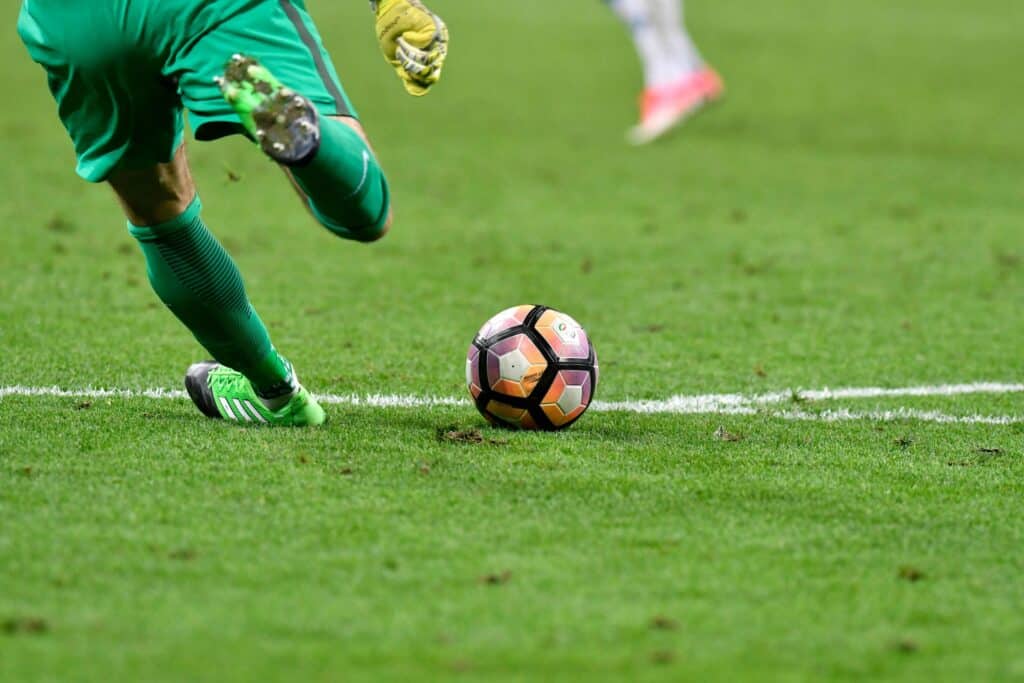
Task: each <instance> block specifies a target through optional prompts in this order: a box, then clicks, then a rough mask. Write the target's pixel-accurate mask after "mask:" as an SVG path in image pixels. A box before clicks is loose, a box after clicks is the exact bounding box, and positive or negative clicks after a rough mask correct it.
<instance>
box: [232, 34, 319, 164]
mask: <svg viewBox="0 0 1024 683" xmlns="http://www.w3.org/2000/svg"><path fill="white" fill-rule="evenodd" d="M216 81H217V85H219V86H220V90H221V92H222V93H223V94H224V99H225V100H227V101H228V104H230V105H231V107H232V108H233V109H234V110H235V113H236V114H238V118H239V119H240V120H241V122H242V125H243V126H245V129H246V130H247V131H248V132H249V135H251V136H252V138H253V139H254V140H256V141H257V142H258V143H259V145H260V147H261V148H262V149H263V151H264V153H266V155H267V156H269V157H270V158H271V159H273V160H274V161H276V162H278V163H279V164H284V165H285V166H302V165H305V164H307V163H309V160H310V159H312V158H313V156H314V155H315V154H316V152H317V150H318V149H320V115H319V113H318V112H317V110H316V107H315V106H314V105H313V103H312V102H310V101H309V100H308V99H306V98H305V97H303V96H302V95H299V94H298V93H296V92H295V91H294V90H291V89H290V88H286V87H285V86H284V85H283V84H282V83H281V81H279V80H277V78H276V77H274V74H272V73H270V71H269V70H268V69H267V68H266V67H265V66H263V65H261V64H260V63H259V62H258V61H257V60H256V59H255V58H253V57H246V56H244V55H238V54H236V55H235V56H234V57H232V58H231V61H229V62H228V63H227V65H226V66H225V67H224V75H223V76H218V77H217V79H216Z"/></svg>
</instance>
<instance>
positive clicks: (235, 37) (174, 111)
mask: <svg viewBox="0 0 1024 683" xmlns="http://www.w3.org/2000/svg"><path fill="white" fill-rule="evenodd" d="M18 34H19V35H20V36H21V38H22V40H23V41H24V43H25V45H26V47H27V48H28V51H29V54H30V55H31V56H32V59H33V60H35V61H36V62H38V63H39V64H40V65H42V67H43V68H44V69H45V70H46V74H47V80H48V83H49V86H50V91H51V92H52V93H53V96H54V98H55V99H56V101H57V109H58V113H59V115H60V118H61V121H62V122H63V123H64V126H65V128H67V130H68V133H69V135H70V136H71V139H72V141H73V143H74V146H75V154H76V156H77V160H78V164H77V171H78V173H79V175H81V176H82V177H83V178H85V179H87V180H90V181H93V182H98V181H102V180H105V179H106V178H107V176H108V175H109V174H110V172H111V171H112V170H113V169H114V168H116V167H139V166H146V165H150V164H154V163H161V162H167V161H169V160H170V159H171V158H172V157H173V156H174V153H175V150H176V149H177V147H178V146H179V145H180V144H181V142H182V138H183V135H184V113H185V111H186V110H187V111H188V115H189V121H190V123H191V125H192V128H193V130H194V132H195V136H196V138H198V139H201V140H203V139H206V140H208V139H214V138H218V137H222V136H224V135H229V134H233V133H241V132H243V131H242V128H241V126H240V125H239V123H238V118H237V116H236V114H235V112H234V111H233V110H232V109H231V107H230V106H228V104H227V103H226V102H225V101H224V99H223V97H222V96H221V93H220V90H219V88H218V87H217V85H216V84H215V83H214V77H215V76H216V75H218V74H220V73H221V72H222V70H223V68H224V64H225V63H226V62H227V61H228V60H229V59H230V58H231V56H232V55H233V54H235V53H244V54H247V55H253V56H255V57H257V58H258V59H259V60H260V61H261V62H262V63H263V64H265V65H266V66H267V67H268V68H269V69H271V70H272V71H273V72H274V73H275V74H277V75H279V76H280V77H281V79H282V80H284V81H285V82H287V83H288V84H289V85H290V86H291V87H293V88H295V89H296V90H298V91H300V92H302V93H303V94H304V95H306V96H307V97H308V98H309V99H310V100H312V101H313V102H314V103H315V104H316V106H317V108H318V109H319V110H320V111H321V112H322V113H323V114H326V115H332V116H355V111H354V109H353V107H352V104H351V102H350V101H349V100H348V97H347V96H346V95H345V91H344V89H343V88H342V86H341V82H340V80H339V78H338V74H337V73H336V72H335V70H334V67H333V66H332V65H331V60H330V58H329V56H328V54H327V52H326V50H325V48H324V45H323V42H322V40H321V38H320V36H319V33H318V32H317V29H316V27H315V25H314V24H313V21H312V19H311V18H310V16H309V13H308V12H307V11H306V7H305V2H304V0H24V3H23V4H22V8H21V13H20V15H19V17H18Z"/></svg>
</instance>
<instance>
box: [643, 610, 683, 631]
mask: <svg viewBox="0 0 1024 683" xmlns="http://www.w3.org/2000/svg"><path fill="white" fill-rule="evenodd" d="M650 627H651V628H652V629H654V630H655V631H675V630H676V629H677V628H679V622H678V621H676V620H675V619H673V618H672V617H666V616H665V615H663V614H659V615H657V616H654V617H651V621H650Z"/></svg>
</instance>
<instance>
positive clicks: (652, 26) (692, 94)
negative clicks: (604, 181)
mask: <svg viewBox="0 0 1024 683" xmlns="http://www.w3.org/2000/svg"><path fill="white" fill-rule="evenodd" d="M609 4H610V6H611V7H612V9H613V10H615V12H616V14H618V15H619V17H620V18H621V19H622V20H623V21H624V22H625V23H626V24H627V25H628V26H629V27H630V32H631V35H632V37H633V42H634V43H635V45H636V48H637V53H638V54H639V55H640V59H641V62H642V63H643V66H644V91H643V93H642V95H641V98H640V122H639V123H638V124H637V125H636V126H634V127H633V128H632V129H630V131H629V133H628V139H629V140H630V141H631V142H633V143H634V144H643V143H647V142H650V141H652V140H655V139H657V138H658V137H660V136H661V135H663V134H664V133H666V132H668V131H669V130H671V129H672V128H674V127H675V126H677V125H679V124H680V123H681V122H683V121H684V120H685V119H686V118H687V117H689V116H690V115H691V114H693V113H694V112H695V111H697V110H698V109H700V108H701V107H702V106H703V105H704V104H706V103H707V102H710V101H713V100H715V99H717V98H718V97H720V96H721V94H722V90H723V88H722V82H721V79H720V78H719V77H718V74H716V73H715V72H714V71H713V70H712V69H710V68H708V67H707V66H705V65H704V62H703V60H702V59H701V56H700V54H699V52H698V51H697V48H696V46H695V45H694V43H693V41H692V40H691V39H690V37H689V35H688V34H687V33H686V30H685V28H684V26H683V10H682V2H681V0H609Z"/></svg>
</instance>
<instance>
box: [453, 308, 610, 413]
mask: <svg viewBox="0 0 1024 683" xmlns="http://www.w3.org/2000/svg"><path fill="white" fill-rule="evenodd" d="M597 376H598V369H597V354H596V353H595V352H594V346H593V345H592V344H591V343H590V340H589V339H588V338H587V333H586V332H584V330H583V328H582V327H581V326H580V324H579V323H578V322H576V321H575V320H573V319H572V318H570V317H569V316H567V315H566V314H565V313H560V312H559V311H556V310H554V309H553V308H548V307H546V306H515V307H513V308H508V309H505V310H504V311H502V312H501V313H499V314H498V315H496V316H494V317H493V318H491V319H490V320H488V321H487V322H486V323H484V326H483V327H481V328H480V331H479V332H477V334H476V338H474V339H473V343H472V344H470V345H469V351H468V352H467V353H466V384H467V385H468V387H469V393H470V394H471V395H472V396H473V401H474V402H475V403H476V407H477V410H479V411H480V412H481V414H483V416H484V417H485V418H487V420H488V421H489V422H491V423H492V424H496V425H502V426H506V427H514V428H519V429H547V430H554V429H564V428H565V427H568V426H569V425H571V424H572V423H573V422H575V421H576V420H578V419H579V418H580V416H581V415H583V413H584V412H585V411H586V409H587V407H588V406H589V405H590V402H591V400H592V399H593V397H594V390H595V389H597Z"/></svg>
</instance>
